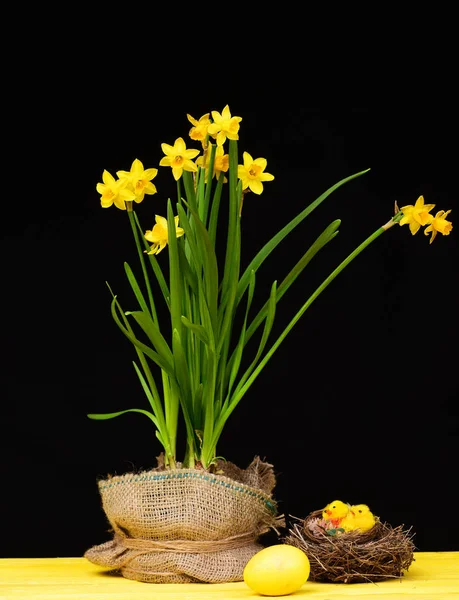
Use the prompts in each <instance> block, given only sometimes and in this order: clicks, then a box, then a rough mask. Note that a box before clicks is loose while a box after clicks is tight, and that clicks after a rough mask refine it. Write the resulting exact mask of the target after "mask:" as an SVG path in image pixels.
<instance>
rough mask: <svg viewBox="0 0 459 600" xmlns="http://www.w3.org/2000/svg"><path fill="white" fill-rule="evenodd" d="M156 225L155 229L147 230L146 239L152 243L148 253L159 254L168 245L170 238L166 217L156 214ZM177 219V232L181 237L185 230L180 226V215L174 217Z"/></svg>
mask: <svg viewBox="0 0 459 600" xmlns="http://www.w3.org/2000/svg"><path fill="white" fill-rule="evenodd" d="M155 221H156V225H155V226H154V227H153V229H149V230H148V231H146V232H145V239H146V240H147V241H148V242H151V243H152V246H151V247H150V250H149V251H148V252H147V254H159V253H160V252H161V250H163V249H164V248H165V247H166V244H167V242H168V240H169V232H168V229H167V219H165V218H164V217H160V216H159V215H155ZM174 221H175V234H176V236H177V237H178V238H179V237H180V236H182V235H183V234H184V233H185V231H184V229H182V228H181V227H179V226H178V221H179V218H178V216H176V217H174Z"/></svg>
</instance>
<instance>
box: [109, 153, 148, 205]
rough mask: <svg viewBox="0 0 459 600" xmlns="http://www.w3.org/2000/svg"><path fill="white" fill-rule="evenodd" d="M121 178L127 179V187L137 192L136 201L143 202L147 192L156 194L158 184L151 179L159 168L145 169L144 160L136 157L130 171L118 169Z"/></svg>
mask: <svg viewBox="0 0 459 600" xmlns="http://www.w3.org/2000/svg"><path fill="white" fill-rule="evenodd" d="M116 174H117V175H118V177H119V178H120V179H121V180H123V181H124V180H125V181H126V187H127V188H128V189H130V190H132V191H133V192H134V194H135V198H134V200H135V202H142V200H143V199H144V197H145V194H149V195H153V194H156V186H155V185H154V184H153V183H151V180H152V179H154V178H155V177H156V175H157V174H158V169H146V170H145V169H144V168H143V164H142V162H141V161H140V160H139V159H138V158H136V159H135V160H134V161H133V163H132V165H131V170H130V171H117V173H116Z"/></svg>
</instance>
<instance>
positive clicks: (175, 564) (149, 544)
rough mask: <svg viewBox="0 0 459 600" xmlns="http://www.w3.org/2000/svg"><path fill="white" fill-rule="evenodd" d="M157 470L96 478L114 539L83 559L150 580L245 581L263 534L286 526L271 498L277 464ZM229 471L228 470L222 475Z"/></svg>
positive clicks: (185, 581)
mask: <svg viewBox="0 0 459 600" xmlns="http://www.w3.org/2000/svg"><path fill="white" fill-rule="evenodd" d="M214 471H215V472H208V471H206V470H203V469H182V468H179V469H174V470H163V469H153V470H151V471H144V472H141V473H135V474H126V475H121V476H114V477H109V478H107V479H104V480H102V481H99V482H98V486H99V491H100V495H101V499H102V508H103V510H104V512H105V514H106V516H107V518H108V521H109V522H110V525H111V528H112V532H113V539H112V540H110V541H108V542H105V543H103V544H99V545H97V546H93V547H92V548H90V549H89V550H87V551H86V553H85V557H86V558H87V559H88V560H90V561H91V562H92V563H95V564H97V565H100V566H103V567H109V568H111V569H113V570H116V571H118V572H119V573H120V574H121V575H122V576H123V577H126V578H128V579H135V580H137V581H143V582H147V583H187V582H208V583H217V582H220V583H225V582H232V581H242V580H243V571H244V567H245V565H246V564H247V562H248V561H249V560H250V558H252V556H253V555H254V554H255V553H256V552H258V551H259V550H261V548H262V545H261V544H260V543H259V542H258V541H257V538H259V536H261V535H262V534H263V533H266V532H267V531H268V530H269V529H270V528H273V529H275V530H276V527H282V526H284V525H285V522H284V520H283V517H282V516H279V515H277V505H276V502H275V501H274V500H273V498H272V491H273V488H274V486H275V477H274V474H273V468H272V465H269V464H267V463H264V462H262V461H261V460H260V459H259V458H258V457H255V459H254V460H253V461H252V463H251V464H250V465H249V467H248V468H247V469H246V470H242V469H239V468H238V467H236V466H235V465H233V464H232V463H226V462H221V461H219V464H218V465H217V467H216V468H215V469H214ZM222 472H223V474H222Z"/></svg>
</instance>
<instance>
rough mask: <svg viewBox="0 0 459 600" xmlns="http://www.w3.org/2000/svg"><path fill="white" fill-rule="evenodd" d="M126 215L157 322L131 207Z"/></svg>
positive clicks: (151, 308) (155, 319) (152, 313)
mask: <svg viewBox="0 0 459 600" xmlns="http://www.w3.org/2000/svg"><path fill="white" fill-rule="evenodd" d="M127 214H128V216H129V223H130V224H131V229H132V233H133V234H134V240H135V245H136V247H137V253H138V255H139V260H140V264H141V266H142V273H143V278H144V280H145V286H146V288H147V293H148V299H149V300H150V310H151V315H152V317H153V320H154V321H155V322H157V321H158V318H157V315H156V308H155V303H154V300H153V294H152V293H151V286H150V280H149V279H148V274H147V267H146V265H145V258H144V255H143V251H142V246H141V244H140V239H139V232H138V231H137V226H136V223H135V218H134V212H133V210H132V206H131V207H130V208H129V207H128V209H127Z"/></svg>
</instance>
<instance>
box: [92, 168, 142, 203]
mask: <svg viewBox="0 0 459 600" xmlns="http://www.w3.org/2000/svg"><path fill="white" fill-rule="evenodd" d="M102 181H103V183H98V184H97V185H96V189H97V191H98V192H99V194H100V195H101V197H100V204H101V206H102V208H109V207H110V206H111V205H112V204H114V205H115V206H116V207H117V208H119V209H120V210H126V202H127V201H129V200H131V201H132V200H135V194H134V192H133V191H132V190H130V189H128V188H126V184H127V182H126V181H124V180H122V179H118V180H116V179H115V178H114V177H113V175H111V174H110V173H109V172H108V171H107V170H105V171H104V172H103V173H102Z"/></svg>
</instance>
